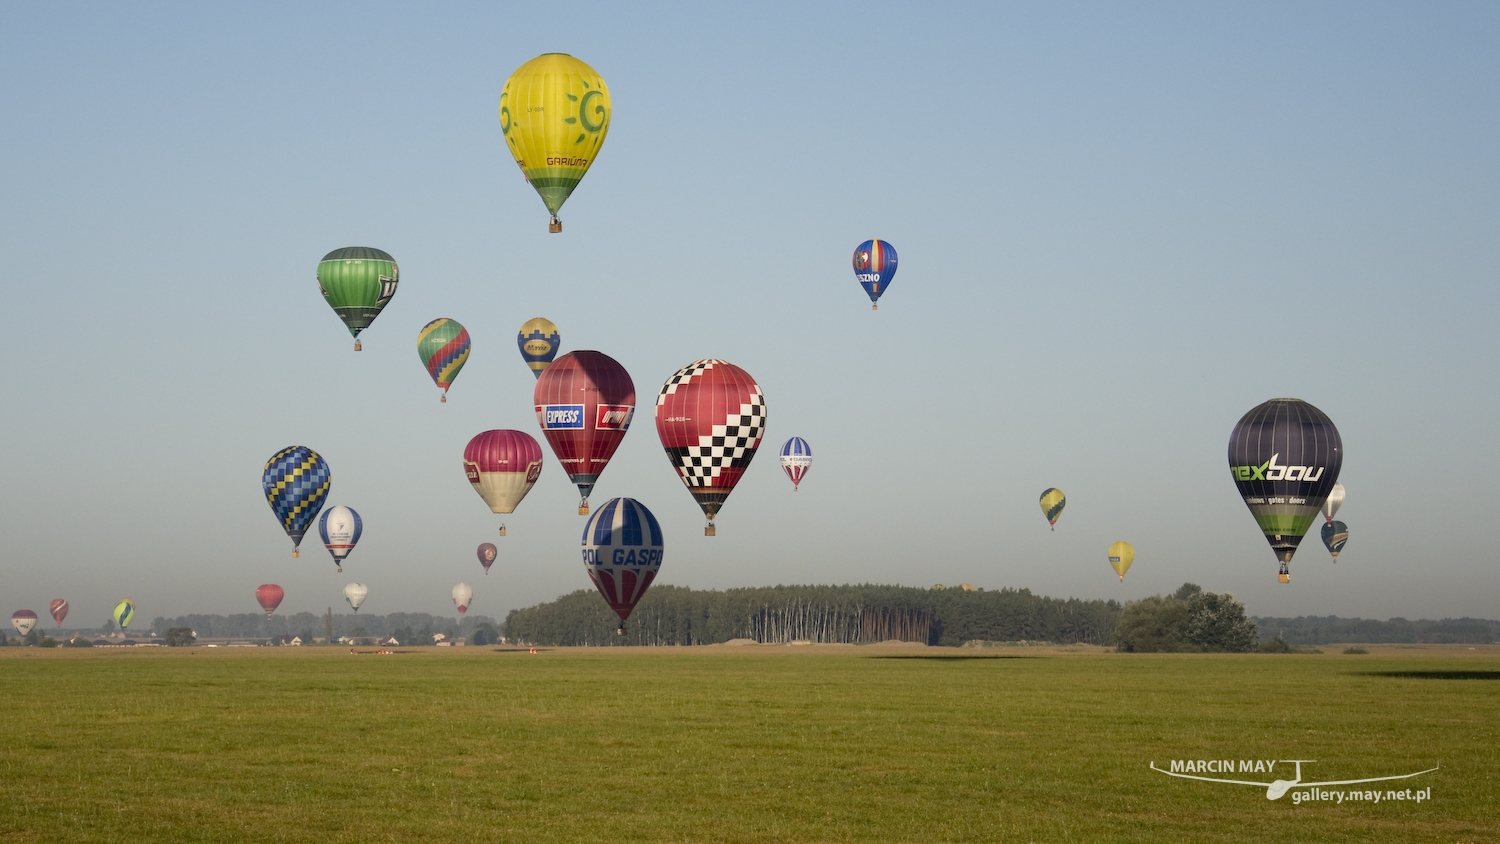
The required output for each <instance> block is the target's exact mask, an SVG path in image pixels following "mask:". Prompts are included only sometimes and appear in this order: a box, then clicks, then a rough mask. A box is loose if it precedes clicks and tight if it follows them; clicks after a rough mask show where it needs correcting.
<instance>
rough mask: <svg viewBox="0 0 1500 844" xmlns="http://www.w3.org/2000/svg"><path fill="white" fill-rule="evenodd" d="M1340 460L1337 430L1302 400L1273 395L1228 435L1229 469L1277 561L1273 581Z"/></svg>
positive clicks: (1284, 572) (1334, 478) (1284, 577)
mask: <svg viewBox="0 0 1500 844" xmlns="http://www.w3.org/2000/svg"><path fill="white" fill-rule="evenodd" d="M1343 463H1344V447H1343V443H1342V441H1341V440H1340V439H1339V431H1338V429H1337V428H1335V427H1334V425H1333V422H1332V420H1330V419H1329V418H1328V416H1327V415H1325V414H1324V413H1323V411H1321V410H1319V409H1317V408H1316V407H1313V406H1312V405H1310V404H1308V403H1307V402H1305V401H1302V400H1301V399H1271V400H1270V401H1268V402H1266V403H1264V404H1261V405H1257V406H1256V407H1254V408H1252V409H1251V410H1250V412H1249V413H1246V414H1245V415H1244V416H1243V417H1241V418H1240V421H1239V423H1238V424H1236V425H1235V426H1234V430H1233V431H1232V432H1231V433H1230V434H1229V471H1230V473H1231V474H1232V475H1233V476H1234V484H1235V487H1236V488H1237V489H1238V490H1239V493H1240V497H1242V498H1244V499H1245V506H1247V507H1249V508H1250V515H1252V516H1254V517H1255V521H1256V523H1257V524H1258V525H1260V529H1261V532H1262V533H1264V534H1265V536H1266V541H1267V542H1269V543H1270V544H1271V550H1272V551H1274V552H1275V553H1276V558H1277V559H1278V560H1280V561H1281V571H1280V573H1279V574H1278V575H1277V578H1276V579H1277V580H1278V581H1280V582H1282V583H1289V582H1291V579H1292V576H1291V573H1290V571H1289V570H1288V568H1287V564H1288V563H1290V562H1291V561H1292V555H1293V554H1295V553H1297V545H1298V543H1300V542H1301V541H1302V537H1303V535H1304V534H1306V533H1307V529H1308V528H1310V527H1312V523H1313V520H1314V519H1315V518H1317V515H1318V510H1319V509H1321V508H1322V506H1323V502H1324V501H1325V500H1326V499H1327V498H1328V494H1329V493H1330V492H1331V491H1332V490H1333V485H1334V484H1335V483H1337V482H1338V479H1339V469H1340V468H1342V467H1343Z"/></svg>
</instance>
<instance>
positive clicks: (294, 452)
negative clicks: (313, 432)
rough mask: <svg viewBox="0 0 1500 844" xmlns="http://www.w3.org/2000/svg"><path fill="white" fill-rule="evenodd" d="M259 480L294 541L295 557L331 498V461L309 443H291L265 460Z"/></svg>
mask: <svg viewBox="0 0 1500 844" xmlns="http://www.w3.org/2000/svg"><path fill="white" fill-rule="evenodd" d="M260 482H261V486H262V487H264V488H265V491H266V502H267V503H268V504H270V505H271V512H272V513H275V514H276V521H277V522H280V523H281V529H282V530H284V531H286V535H287V536H288V537H290V538H291V540H292V556H293V557H296V556H299V554H298V553H297V547H298V546H299V545H301V544H302V537H303V535H304V534H306V533H307V529H308V527H309V526H311V525H312V523H313V520H314V519H316V518H317V517H318V511H319V510H322V509H323V502H324V501H327V500H328V488H329V486H331V485H332V483H333V473H332V472H330V471H329V470H328V463H327V462H326V461H324V460H323V458H322V457H319V456H318V453H317V452H316V451H313V450H312V449H310V448H308V447H307V446H304V445H294V446H288V447H287V448H283V449H282V450H280V451H278V452H276V453H275V454H274V455H272V456H271V459H270V460H268V461H266V470H265V472H264V473H263V474H262V475H261V479H260Z"/></svg>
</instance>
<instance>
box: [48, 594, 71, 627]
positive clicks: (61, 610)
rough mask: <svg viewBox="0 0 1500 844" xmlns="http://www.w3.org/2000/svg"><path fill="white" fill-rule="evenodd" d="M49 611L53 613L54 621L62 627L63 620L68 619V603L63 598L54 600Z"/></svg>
mask: <svg viewBox="0 0 1500 844" xmlns="http://www.w3.org/2000/svg"><path fill="white" fill-rule="evenodd" d="M48 609H50V610H51V611H52V620H53V621H56V622H57V626H58V627H61V626H62V622H63V619H65V618H67V617H68V602H67V601H64V600H63V599H62V598H53V599H52V605H51V606H50V607H49V608H48Z"/></svg>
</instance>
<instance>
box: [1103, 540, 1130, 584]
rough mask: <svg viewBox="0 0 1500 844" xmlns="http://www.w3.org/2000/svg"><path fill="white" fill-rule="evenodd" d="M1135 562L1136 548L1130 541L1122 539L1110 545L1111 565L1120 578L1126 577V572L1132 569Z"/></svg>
mask: <svg viewBox="0 0 1500 844" xmlns="http://www.w3.org/2000/svg"><path fill="white" fill-rule="evenodd" d="M1133 562H1135V549H1134V548H1132V547H1131V545H1130V543H1129V542H1125V541H1124V540H1121V541H1119V542H1116V543H1115V544H1113V545H1111V546H1109V567H1110V568H1112V569H1114V570H1115V574H1118V575H1119V576H1120V580H1122V581H1123V580H1124V579H1125V572H1127V571H1130V564H1131V563H1133Z"/></svg>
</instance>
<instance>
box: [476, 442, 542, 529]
mask: <svg viewBox="0 0 1500 844" xmlns="http://www.w3.org/2000/svg"><path fill="white" fill-rule="evenodd" d="M464 474H465V475H467V476H468V478H469V483H470V485H472V486H473V487H474V491H475V492H477V493H479V497H480V498H482V499H484V503H485V504H488V505H489V506H490V512H491V513H514V512H515V510H516V506H517V505H519V504H520V503H521V499H523V498H525V497H526V493H528V492H530V491H531V487H532V486H533V485H535V484H536V479H537V478H539V477H541V474H542V447H541V446H540V445H538V444H537V441H536V439H535V438H533V437H532V436H531V435H530V434H527V433H523V432H521V431H511V430H508V429H507V430H499V431H485V432H484V433H482V434H477V435H476V436H475V437H474V438H473V439H471V440H469V444H468V445H467V446H465V447H464Z"/></svg>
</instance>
